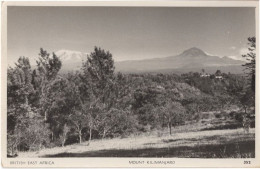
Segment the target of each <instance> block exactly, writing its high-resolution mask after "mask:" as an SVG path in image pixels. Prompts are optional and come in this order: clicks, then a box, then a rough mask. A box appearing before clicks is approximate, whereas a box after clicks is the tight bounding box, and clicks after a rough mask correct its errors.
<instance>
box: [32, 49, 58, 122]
mask: <svg viewBox="0 0 260 169" xmlns="http://www.w3.org/2000/svg"><path fill="white" fill-rule="evenodd" d="M39 56H40V57H39V59H38V61H36V63H37V68H38V73H39V76H38V77H39V78H40V80H39V81H40V86H39V87H40V88H39V94H40V96H41V97H40V105H41V107H42V111H43V112H44V120H45V121H47V118H48V113H47V112H48V107H47V106H46V105H48V98H47V97H46V90H47V88H48V87H49V86H48V85H49V84H50V82H51V81H53V80H54V79H55V77H56V76H57V74H58V72H59V70H60V69H61V66H62V63H61V61H60V59H59V58H58V57H57V56H56V55H55V53H52V57H50V54H49V53H48V52H47V51H46V50H43V49H42V48H41V49H40V53H39Z"/></svg>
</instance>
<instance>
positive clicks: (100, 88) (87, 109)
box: [79, 47, 115, 141]
mask: <svg viewBox="0 0 260 169" xmlns="http://www.w3.org/2000/svg"><path fill="white" fill-rule="evenodd" d="M82 70H83V75H82V78H81V79H82V80H83V82H82V88H87V89H88V93H85V94H87V95H88V99H86V97H82V96H80V97H79V98H80V103H81V109H82V111H83V112H84V114H85V116H86V117H88V121H89V125H88V127H89V135H90V136H89V141H90V140H91V133H92V130H93V129H94V128H98V126H97V125H98V124H99V123H98V121H100V119H105V118H106V113H104V112H102V111H107V112H109V110H110V109H111V104H109V99H113V98H111V93H112V92H111V87H112V86H113V84H114V70H115V67H114V60H113V58H112V54H111V53H110V52H109V51H104V50H103V49H101V48H98V47H95V48H94V52H92V53H91V54H90V56H89V57H88V59H87V61H86V62H85V63H83V67H82ZM102 115H104V116H102ZM98 119H99V120H98ZM101 121H102V120H101Z"/></svg>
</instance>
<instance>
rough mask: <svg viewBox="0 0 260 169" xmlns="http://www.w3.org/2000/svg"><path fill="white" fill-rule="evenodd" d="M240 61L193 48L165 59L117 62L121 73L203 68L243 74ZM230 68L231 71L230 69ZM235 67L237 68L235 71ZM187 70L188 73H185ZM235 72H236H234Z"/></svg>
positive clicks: (180, 70)
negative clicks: (222, 69)
mask: <svg viewBox="0 0 260 169" xmlns="http://www.w3.org/2000/svg"><path fill="white" fill-rule="evenodd" d="M243 63H244V62H243V61H240V60H235V59H231V58H229V57H223V58H221V57H219V56H212V55H208V54H206V53H205V52H204V51H202V50H201V49H199V48H196V47H193V48H190V49H188V50H185V51H184V52H182V53H181V54H179V55H177V56H169V57H164V58H155V59H146V60H135V61H121V62H116V66H115V67H116V70H117V71H120V72H169V71H171V72H176V71H178V72H189V71H193V69H194V70H198V69H202V68H210V69H211V70H212V69H213V70H214V69H218V68H220V67H222V68H223V67H225V70H226V71H228V72H231V73H241V72H242V71H243V70H242V69H243V68H242V66H241V65H242V64H243ZM229 66H230V68H231V67H232V68H231V69H228V67H229ZM234 67H236V68H235V69H234ZM185 70H187V71H185ZM233 70H234V71H233Z"/></svg>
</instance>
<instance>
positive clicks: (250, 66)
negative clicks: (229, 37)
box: [242, 37, 256, 92]
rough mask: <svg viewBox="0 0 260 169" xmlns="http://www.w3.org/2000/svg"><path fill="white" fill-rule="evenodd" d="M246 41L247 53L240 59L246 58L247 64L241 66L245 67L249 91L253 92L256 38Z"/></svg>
mask: <svg viewBox="0 0 260 169" xmlns="http://www.w3.org/2000/svg"><path fill="white" fill-rule="evenodd" d="M248 41H249V42H248V45H249V48H248V50H249V52H248V53H247V54H246V55H242V57H244V58H246V60H247V61H248V62H247V63H245V64H243V66H244V67H245V71H246V73H247V74H248V76H249V77H250V87H251V90H252V91H254V92H255V57H256V52H255V50H256V45H255V41H256V38H255V37H249V38H248Z"/></svg>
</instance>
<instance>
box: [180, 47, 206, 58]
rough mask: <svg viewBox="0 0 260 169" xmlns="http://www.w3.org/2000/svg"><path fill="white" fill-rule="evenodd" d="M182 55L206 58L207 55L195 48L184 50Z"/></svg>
mask: <svg viewBox="0 0 260 169" xmlns="http://www.w3.org/2000/svg"><path fill="white" fill-rule="evenodd" d="M182 55H188V56H207V54H206V53H205V52H204V51H203V50H201V49H199V48H197V47H193V48H190V49H187V50H185V51H184V52H183V53H182Z"/></svg>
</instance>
